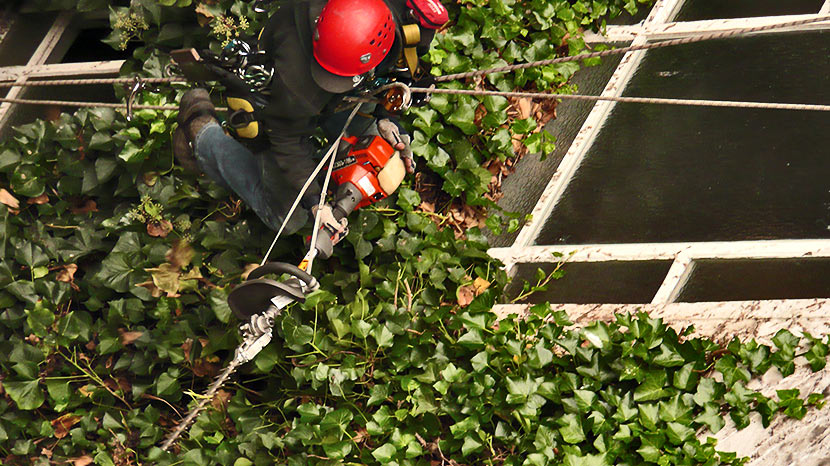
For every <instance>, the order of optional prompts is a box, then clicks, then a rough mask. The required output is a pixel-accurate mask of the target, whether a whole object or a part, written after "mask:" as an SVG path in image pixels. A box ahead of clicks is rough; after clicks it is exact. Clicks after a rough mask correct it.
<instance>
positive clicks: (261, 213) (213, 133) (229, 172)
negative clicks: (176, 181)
mask: <svg viewBox="0 0 830 466" xmlns="http://www.w3.org/2000/svg"><path fill="white" fill-rule="evenodd" d="M194 145H195V151H194V152H195V155H196V159H197V160H198V161H199V166H200V167H201V168H202V170H203V171H204V172H205V173H206V174H207V175H208V176H209V177H211V179H213V180H214V181H216V182H217V183H219V184H220V185H222V186H223V187H224V188H226V189H229V190H231V191H233V192H234V193H236V195H237V196H239V197H240V198H241V199H242V200H243V201H244V202H245V204H247V205H248V207H250V208H251V209H252V210H253V211H254V212H255V213H256V214H257V216H258V217H259V218H260V220H262V222H263V223H265V225H267V226H268V227H269V228H270V229H272V230H275V231H276V230H279V228H280V226H282V223H283V222H284V221H285V216H286V214H287V213H288V210H289V209H290V208H291V204H292V203H293V202H294V199H295V198H296V196H297V192H296V191H295V190H294V189H293V188H292V187H290V186H291V184H290V183H288V181H287V180H285V179H284V177H282V176H281V170H280V169H279V167H278V166H277V164H276V162H275V161H274V160H273V158H272V157H268V156H267V155H255V154H254V153H252V152H251V151H250V150H248V148H247V147H245V146H244V145H242V144H241V143H240V142H239V141H237V140H236V139H234V138H232V137H230V136H228V135H227V134H225V131H224V130H223V129H222V127H221V126H219V125H218V124H217V123H211V124H208V125H206V126H205V127H204V128H202V129H201V130H200V131H199V133H198V134H197V135H196V139H195V144H194ZM308 218H309V213H308V211H307V210H305V209H304V208H302V207H300V206H298V207H297V209H296V210H295V212H294V215H292V216H291V219H290V220H289V221H288V225H286V227H285V233H287V234H290V233H293V232H295V231H297V230H299V229H300V228H302V226H303V225H305V223H306V220H307V219H308Z"/></svg>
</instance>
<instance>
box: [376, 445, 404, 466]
mask: <svg viewBox="0 0 830 466" xmlns="http://www.w3.org/2000/svg"><path fill="white" fill-rule="evenodd" d="M397 452H398V450H397V449H396V448H395V446H394V445H392V444H391V443H384V444H383V445H381V446H380V447H378V448H376V449H375V450H374V451H373V452H372V456H374V457H375V459H376V460H378V461H380V462H381V463H384V464H388V463H389V462H391V461H392V457H393V456H395V453H397Z"/></svg>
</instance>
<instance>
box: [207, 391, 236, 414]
mask: <svg viewBox="0 0 830 466" xmlns="http://www.w3.org/2000/svg"><path fill="white" fill-rule="evenodd" d="M229 401H231V392H228V391H225V390H219V391H217V392H216V396H214V397H213V399H212V400H210V404H211V406H213V407H214V408H215V409H217V410H219V411H224V410H225V407H226V406H227V405H228V402H229Z"/></svg>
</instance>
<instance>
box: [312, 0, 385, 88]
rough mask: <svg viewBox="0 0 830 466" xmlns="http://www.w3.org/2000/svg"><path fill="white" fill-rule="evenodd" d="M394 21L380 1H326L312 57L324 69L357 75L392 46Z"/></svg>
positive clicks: (376, 61)
mask: <svg viewBox="0 0 830 466" xmlns="http://www.w3.org/2000/svg"><path fill="white" fill-rule="evenodd" d="M394 41H395V21H394V19H392V12H391V11H389V7H388V6H386V3H385V2H384V1H383V0H329V2H328V3H326V6H324V7H323V11H322V12H321V13H320V16H319V17H318V18H317V29H316V31H315V32H314V39H313V44H314V47H313V50H314V58H315V59H316V60H317V63H319V64H320V66H322V67H323V68H324V69H325V70H326V71H328V72H330V73H333V74H336V75H338V76H357V75H360V74H363V73H366V72H367V71H369V70H371V69H372V68H374V67H376V66H377V65H378V64H379V63H380V62H381V61H382V60H383V58H384V57H386V55H387V54H388V53H389V50H391V49H392V43H393V42H394Z"/></svg>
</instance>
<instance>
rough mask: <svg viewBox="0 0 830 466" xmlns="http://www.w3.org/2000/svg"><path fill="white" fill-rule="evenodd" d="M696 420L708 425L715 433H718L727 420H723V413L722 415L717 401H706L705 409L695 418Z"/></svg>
mask: <svg viewBox="0 0 830 466" xmlns="http://www.w3.org/2000/svg"><path fill="white" fill-rule="evenodd" d="M695 422H697V423H698V424H704V425H706V426H707V427H708V428H709V431H711V432H712V433H713V434H716V433H718V431H719V430H721V429H722V428H723V426H724V425H726V421H724V420H723V415H721V413H720V410H719V409H718V405H716V404H715V403H706V404H705V405H704V411H703V412H702V413H700V414H699V415H698V416H697V417H696V418H695Z"/></svg>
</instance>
